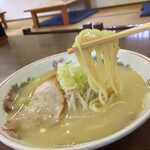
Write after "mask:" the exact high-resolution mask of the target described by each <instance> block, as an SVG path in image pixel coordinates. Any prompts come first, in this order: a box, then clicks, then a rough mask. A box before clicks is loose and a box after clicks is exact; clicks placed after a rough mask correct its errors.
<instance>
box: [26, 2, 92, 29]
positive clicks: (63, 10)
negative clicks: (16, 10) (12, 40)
mask: <svg viewBox="0 0 150 150" xmlns="http://www.w3.org/2000/svg"><path fill="white" fill-rule="evenodd" d="M82 2H84V3H85V5H86V7H87V8H88V9H90V8H91V4H90V0H70V1H67V2H64V3H61V4H57V5H52V6H46V7H41V8H34V9H29V10H25V11H24V12H31V15H32V20H33V23H34V26H35V28H39V27H40V25H39V21H38V17H37V14H38V13H44V12H49V11H56V10H60V11H61V14H62V18H63V22H64V25H69V24H70V22H69V16H68V12H67V8H69V7H72V6H75V5H77V4H79V3H82Z"/></svg>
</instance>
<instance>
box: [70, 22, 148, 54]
mask: <svg viewBox="0 0 150 150" xmlns="http://www.w3.org/2000/svg"><path fill="white" fill-rule="evenodd" d="M148 29H150V22H148V23H146V24H144V25H142V26H138V27H134V28H131V29H127V30H124V31H121V32H119V33H116V34H114V35H110V36H108V37H104V38H100V39H96V40H92V41H88V42H85V43H83V44H81V45H80V46H81V48H87V47H92V46H95V45H98V44H102V43H105V42H108V41H112V40H115V39H119V38H123V37H126V36H128V35H132V34H135V33H139V32H142V31H145V30H148ZM76 50H78V48H77V47H76V46H75V47H72V48H69V49H68V50H67V51H68V54H71V53H74V52H75V51H76Z"/></svg>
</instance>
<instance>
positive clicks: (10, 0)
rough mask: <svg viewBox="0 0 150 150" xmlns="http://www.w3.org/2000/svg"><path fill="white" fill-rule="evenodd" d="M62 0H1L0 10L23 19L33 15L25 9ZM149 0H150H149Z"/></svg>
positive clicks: (107, 1) (109, 2) (96, 1)
mask: <svg viewBox="0 0 150 150" xmlns="http://www.w3.org/2000/svg"><path fill="white" fill-rule="evenodd" d="M60 1H61V0H0V11H6V12H7V14H6V15H5V17H6V20H14V19H22V18H29V17H31V14H30V13H25V12H24V10H27V9H31V8H36V7H42V6H45V5H52V4H53V3H59V2H60ZM140 1H146V0H91V2H92V7H93V8H95V7H106V6H113V5H118V4H127V3H133V2H140ZM147 1H148V0H147ZM80 9H84V4H80V5H78V6H75V7H73V8H70V9H69V10H80ZM57 12H58V11H57ZM53 13H56V12H50V13H44V14H39V15H47V14H53Z"/></svg>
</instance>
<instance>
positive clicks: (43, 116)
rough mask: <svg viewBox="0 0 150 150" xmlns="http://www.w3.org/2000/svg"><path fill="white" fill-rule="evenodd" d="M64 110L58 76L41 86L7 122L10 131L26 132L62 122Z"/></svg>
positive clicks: (52, 77)
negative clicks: (41, 125)
mask: <svg viewBox="0 0 150 150" xmlns="http://www.w3.org/2000/svg"><path fill="white" fill-rule="evenodd" d="M63 108H64V96H63V93H62V91H61V89H60V87H59V84H58V81H57V78H56V75H53V76H51V77H50V78H49V79H47V80H46V81H44V82H43V83H42V84H41V85H39V86H38V87H37V88H36V89H35V91H34V93H33V95H32V97H31V99H30V100H29V101H28V102H27V103H26V104H25V106H24V107H23V108H22V109H21V110H20V111H19V112H18V113H17V114H16V115H14V116H13V117H12V118H10V119H9V120H8V121H7V122H6V124H5V125H6V127H7V128H8V129H10V130H26V129H30V128H33V127H35V126H38V125H40V124H42V123H44V124H46V125H48V126H51V125H53V124H55V123H57V122H58V121H59V120H60V117H61V114H62V111H63Z"/></svg>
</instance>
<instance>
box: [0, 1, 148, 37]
mask: <svg viewBox="0 0 150 150" xmlns="http://www.w3.org/2000/svg"><path fill="white" fill-rule="evenodd" d="M68 1H70V0H55V1H53V0H44V1H43V0H26V1H20V0H13V1H10V0H0V13H1V12H6V13H5V14H4V17H5V20H6V22H7V25H8V27H7V29H5V32H6V34H7V35H8V36H13V35H23V32H22V30H23V29H26V28H30V29H31V30H32V31H41V32H42V31H52V30H60V29H61V30H63V29H77V28H81V27H82V24H83V23H85V22H92V23H93V24H94V23H96V22H103V25H104V26H105V27H106V26H120V25H135V24H143V23H146V22H148V21H149V18H150V17H149V16H144V17H140V15H141V13H142V10H141V8H142V6H143V4H144V3H146V2H149V0H121V1H120V0H91V8H92V9H94V8H98V12H96V13H94V14H93V15H91V16H88V17H86V18H84V19H83V20H81V21H79V22H77V23H75V24H70V25H68V26H64V25H59V26H46V27H41V28H39V29H38V30H37V29H35V28H34V26H33V21H32V19H31V13H30V12H24V11H25V10H29V9H32V8H39V7H47V6H53V5H58V4H62V3H65V2H68ZM85 9H86V7H85V5H84V3H80V4H78V5H75V6H73V7H69V8H68V11H69V12H74V11H80V10H85ZM60 13H61V11H58V10H57V11H50V12H45V13H39V14H38V17H39V22H42V21H44V20H47V19H49V18H52V17H53V16H55V15H58V14H60ZM2 24H3V23H2Z"/></svg>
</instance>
